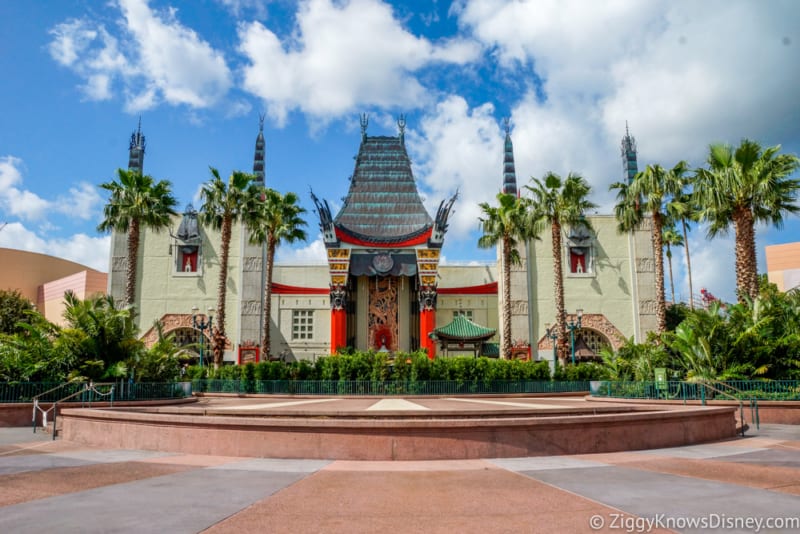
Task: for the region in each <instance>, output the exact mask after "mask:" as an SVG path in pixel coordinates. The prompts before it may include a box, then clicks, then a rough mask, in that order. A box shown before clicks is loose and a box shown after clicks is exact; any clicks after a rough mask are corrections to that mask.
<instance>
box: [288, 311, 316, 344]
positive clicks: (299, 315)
mask: <svg viewBox="0 0 800 534" xmlns="http://www.w3.org/2000/svg"><path fill="white" fill-rule="evenodd" d="M313 337H314V310H293V311H292V340H293V341H297V340H309V339H312V338H313Z"/></svg>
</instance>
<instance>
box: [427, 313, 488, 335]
mask: <svg viewBox="0 0 800 534" xmlns="http://www.w3.org/2000/svg"><path fill="white" fill-rule="evenodd" d="M496 332H497V330H495V329H494V328H486V327H485V326H481V325H479V324H475V323H473V322H472V321H470V320H469V319H467V318H466V317H464V316H463V315H456V316H455V317H454V318H453V320H452V321H451V322H450V324H448V325H447V326H442V327H439V328H436V329H434V331H433V333H434V334H435V335H436V337H437V338H439V339H457V340H463V341H472V340H481V339H489V338H490V337H492V336H493V335H494V334H495V333H496Z"/></svg>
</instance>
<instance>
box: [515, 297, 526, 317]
mask: <svg viewBox="0 0 800 534" xmlns="http://www.w3.org/2000/svg"><path fill="white" fill-rule="evenodd" d="M511 314H512V315H528V301H527V300H512V301H511Z"/></svg>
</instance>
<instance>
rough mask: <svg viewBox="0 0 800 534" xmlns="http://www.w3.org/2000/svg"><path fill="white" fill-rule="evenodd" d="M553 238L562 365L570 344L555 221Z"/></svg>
mask: <svg viewBox="0 0 800 534" xmlns="http://www.w3.org/2000/svg"><path fill="white" fill-rule="evenodd" d="M550 232H551V234H552V238H553V291H554V293H555V299H556V332H558V339H557V340H556V344H557V346H558V358H559V360H560V361H561V365H564V364H565V363H566V361H567V353H568V352H569V343H568V341H567V321H566V315H567V312H566V307H565V305H564V266H563V265H562V262H561V224H560V223H559V222H558V221H554V222H553V224H552V225H551V227H550Z"/></svg>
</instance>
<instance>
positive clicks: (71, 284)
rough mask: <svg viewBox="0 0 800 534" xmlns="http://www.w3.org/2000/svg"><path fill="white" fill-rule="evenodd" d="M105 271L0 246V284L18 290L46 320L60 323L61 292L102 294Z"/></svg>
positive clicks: (104, 288)
mask: <svg viewBox="0 0 800 534" xmlns="http://www.w3.org/2000/svg"><path fill="white" fill-rule="evenodd" d="M107 277H108V275H107V274H106V273H101V272H100V271H96V270H94V269H90V268H89V267H86V266H85V265H81V264H80V263H75V262H73V261H69V260H65V259H62V258H56V257H53V256H48V255H46V254H39V253H37V252H28V251H24V250H15V249H10V248H0V284H2V287H3V289H8V290H12V291H13V290H18V291H19V292H20V294H21V295H22V296H24V297H25V298H27V299H28V300H30V301H31V302H33V303H34V304H35V305H36V307H37V309H38V310H39V312H40V313H42V315H44V316H45V317H46V318H47V320H49V321H52V322H54V323H57V324H61V322H62V319H61V314H62V313H63V311H64V292H65V291H67V290H72V291H73V292H75V294H76V295H77V296H78V297H80V298H86V297H88V296H90V295H93V294H97V293H105V290H106V285H107V282H106V280H107Z"/></svg>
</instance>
